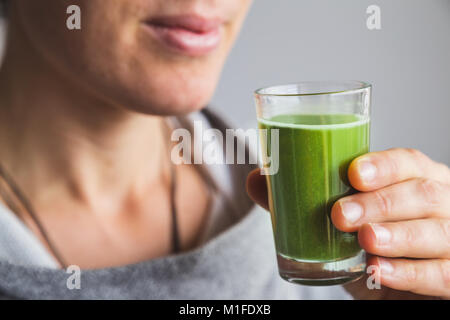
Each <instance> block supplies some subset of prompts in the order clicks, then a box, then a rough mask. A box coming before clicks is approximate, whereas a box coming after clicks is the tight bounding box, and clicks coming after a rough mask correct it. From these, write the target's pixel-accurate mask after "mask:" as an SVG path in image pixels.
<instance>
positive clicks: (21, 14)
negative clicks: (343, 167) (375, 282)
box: [0, 0, 450, 299]
mask: <svg viewBox="0 0 450 320" xmlns="http://www.w3.org/2000/svg"><path fill="white" fill-rule="evenodd" d="M71 2H72V1H68V0H41V1H28V0H15V1H8V0H7V4H8V14H7V19H8V24H9V28H8V42H7V47H6V55H5V60H4V64H3V67H2V69H1V72H0V106H1V107H0V150H1V157H0V160H1V161H0V163H1V168H2V169H1V173H2V174H1V176H2V184H1V190H2V193H1V194H2V197H1V199H2V202H1V207H0V226H1V227H0V228H1V229H0V296H1V297H4V298H141V299H148V298H188V299H189V298H224V299H226V298H267V299H270V298H278V299H283V298H329V297H333V298H346V297H349V294H351V295H352V296H353V297H355V298H405V297H412V298H430V297H431V298H434V297H450V262H449V260H448V259H449V258H450V248H449V237H450V221H449V218H450V202H449V201H450V186H449V185H450V173H449V169H448V168H447V167H445V166H444V165H442V164H437V163H435V162H433V161H432V160H430V159H428V158H427V157H426V156H424V155H422V154H421V153H420V152H418V151H412V150H404V149H396V150H389V151H384V152H378V153H372V154H368V155H365V156H363V157H361V158H359V159H357V160H355V161H354V162H353V163H352V165H351V167H350V169H349V177H350V180H351V182H352V184H353V186H354V187H355V188H356V189H358V190H361V191H365V192H364V193H360V194H357V195H353V196H351V197H348V198H345V199H342V200H340V201H339V202H338V203H337V204H336V205H335V206H334V207H333V211H332V218H333V222H334V223H335V225H336V227H337V228H339V229H341V230H346V231H358V234H359V240H360V243H361V245H362V247H363V248H364V249H366V250H367V251H368V252H369V253H372V254H373V255H374V258H372V259H371V260H370V261H369V263H370V264H374V265H377V266H380V267H381V282H382V285H384V286H385V287H383V289H382V290H368V289H367V288H366V286H365V281H364V280H361V281H359V282H357V283H353V284H351V285H347V286H346V287H345V289H346V291H344V289H343V288H342V287H332V288H320V289H317V288H316V289H312V288H306V287H300V286H294V285H290V284H288V283H285V282H283V281H282V280H280V279H279V278H278V276H277V275H276V267H275V265H274V259H273V257H274V252H273V244H272V236H271V234H270V232H271V230H270V221H269V218H268V215H264V214H262V213H261V212H258V210H257V209H256V208H253V207H252V205H251V203H250V201H249V200H248V199H247V198H246V197H245V196H244V194H245V189H244V185H245V176H246V175H247V174H248V173H250V171H251V170H253V169H254V171H252V172H251V173H250V174H249V176H248V183H247V188H248V192H249V195H250V196H251V198H252V199H254V200H255V201H256V202H257V203H258V204H260V205H261V206H262V207H265V208H267V193H266V185H265V182H264V180H263V179H262V178H261V176H260V175H259V174H258V169H255V168H252V167H251V166H237V165H236V166H232V165H230V166H216V167H215V166H203V167H201V168H199V166H196V165H188V164H185V165H179V166H174V165H173V163H172V162H171V161H170V155H169V153H170V149H171V145H170V130H172V129H174V127H182V128H188V127H189V126H191V125H192V123H193V121H194V120H198V121H202V122H203V124H204V125H205V126H210V127H216V128H219V129H221V130H224V129H225V125H224V124H223V123H222V122H221V121H220V119H218V118H217V117H216V116H214V115H213V114H211V113H210V112H207V111H204V112H198V111H199V110H200V109H202V108H203V107H204V106H205V105H206V104H207V103H208V101H209V99H210V97H211V95H212V94H213V91H214V88H215V86H216V83H217V80H218V77H219V74H220V71H221V69H222V66H223V63H224V61H225V58H226V56H227V54H228V53H229V51H230V48H231V46H232V44H233V42H234V40H235V38H236V35H237V33H238V30H239V29H240V27H241V25H242V22H243V20H244V17H245V14H246V12H247V10H248V7H249V6H250V0H226V1H220V0H216V1H210V0H208V1H206V0H205V1H200V0H199V1H194V0H192V1H191V0H182V1H180V0H151V1H148V0H110V1H108V3H107V4H105V1H104V0H79V1H77V4H78V5H79V6H80V8H81V13H82V25H81V30H76V29H75V30H69V29H68V28H67V27H66V19H67V18H68V15H67V13H66V10H67V8H68V7H69V6H70V5H71V4H72V3H71ZM187 114H190V115H189V116H186V115H187ZM168 120H170V121H168ZM399 257H403V258H399ZM408 258H416V259H414V260H413V259H408ZM68 266H72V267H71V268H69V269H68V272H69V273H66V272H65V270H64V269H65V268H67V267H68ZM73 266H78V267H79V268H81V270H82V271H81V274H78V275H79V278H76V276H77V273H76V270H77V267H73Z"/></svg>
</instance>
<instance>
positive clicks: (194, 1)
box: [11, 0, 251, 115]
mask: <svg viewBox="0 0 450 320" xmlns="http://www.w3.org/2000/svg"><path fill="white" fill-rule="evenodd" d="M250 2H251V0H106V1H105V0H78V1H73V0H39V1H30V0H14V1H12V2H11V10H12V11H11V12H12V16H11V19H12V23H14V24H16V25H17V26H18V27H20V29H21V30H23V33H24V34H25V35H26V38H27V39H30V40H29V41H30V42H31V45H32V46H33V48H34V49H35V51H34V53H33V54H38V55H40V56H42V57H43V58H44V61H46V63H49V65H50V66H52V67H54V68H56V69H57V70H58V72H60V73H62V74H64V76H65V77H66V79H67V82H68V83H69V84H72V85H80V86H84V88H85V89H90V91H91V92H93V93H95V94H96V95H97V96H98V97H101V98H103V99H108V101H109V102H112V103H114V104H115V105H120V106H122V107H123V106H125V107H126V108H128V109H132V110H135V111H139V112H143V113H147V114H158V115H171V114H183V113H188V112H191V111H194V110H196V109H199V108H201V107H204V106H205V104H207V103H208V101H209V99H210V98H211V96H212V94H213V92H214V89H215V87H216V84H217V81H218V78H219V75H220V72H221V69H222V67H223V64H224V62H225V59H226V57H227V55H228V53H229V51H230V49H231V46H232V44H233V42H234V40H235V39H236V36H237V34H238V31H239V29H240V27H241V25H242V22H243V20H244V17H245V15H246V12H247V9H248V7H249V6H250ZM74 3H76V4H77V5H78V6H79V7H80V8H81V30H69V29H68V28H67V26H66V20H67V19H68V18H69V16H70V14H67V8H68V7H69V6H70V5H72V4H74ZM32 52H33V51H32Z"/></svg>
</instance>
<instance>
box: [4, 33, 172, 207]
mask: <svg viewBox="0 0 450 320" xmlns="http://www.w3.org/2000/svg"><path fill="white" fill-rule="evenodd" d="M13 32H14V31H13ZM18 33H19V32H16V34H13V36H12V37H11V41H9V46H8V49H7V52H6V56H5V61H4V67H3V68H2V70H1V71H0V104H1V106H2V107H1V108H0V131H1V133H2V134H1V136H0V139H1V140H0V146H1V148H2V151H3V152H2V159H1V160H2V163H4V165H5V166H7V168H8V170H9V171H12V172H14V178H15V179H16V180H18V182H19V184H20V185H22V186H25V185H26V186H27V193H28V194H29V196H30V197H33V198H35V197H37V196H38V195H39V197H45V196H46V195H45V192H43V191H42V186H45V189H48V190H49V191H50V190H54V189H55V188H56V189H58V190H59V192H60V193H64V194H65V196H67V197H73V198H77V199H78V200H80V201H84V202H87V203H91V204H94V203H98V202H99V201H98V199H102V198H103V195H105V194H107V195H109V196H108V198H111V197H110V196H111V195H114V197H115V198H116V199H120V198H122V197H123V196H125V193H127V192H130V190H133V189H135V190H137V189H139V187H140V186H142V184H144V182H143V180H145V181H149V180H151V179H157V176H158V174H159V173H160V172H161V169H162V167H163V165H162V160H163V159H167V156H166V154H164V153H165V152H166V151H165V150H166V147H165V145H164V143H165V141H164V137H163V131H162V129H163V126H162V124H163V119H162V118H159V117H153V116H146V115H141V114H137V113H133V112H130V111H127V110H124V109H120V107H117V106H113V105H109V104H108V103H107V102H105V101H102V100H101V99H99V98H96V97H95V96H93V95H91V94H90V93H88V92H85V91H84V90H83V89H82V88H79V87H77V86H76V85H75V84H74V83H72V82H71V81H70V79H65V78H64V77H63V76H62V75H60V74H59V73H58V71H56V70H54V69H53V67H52V66H50V65H49V64H48V63H47V62H46V61H44V59H40V56H39V55H38V54H34V53H33V49H32V48H31V47H29V46H28V45H27V41H26V40H25V39H23V38H24V36H22V35H21V34H18ZM21 182H23V183H21ZM93 199H95V200H93ZM36 200H38V199H36ZM110 201H111V199H108V202H110Z"/></svg>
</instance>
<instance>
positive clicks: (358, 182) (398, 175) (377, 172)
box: [348, 149, 450, 191]
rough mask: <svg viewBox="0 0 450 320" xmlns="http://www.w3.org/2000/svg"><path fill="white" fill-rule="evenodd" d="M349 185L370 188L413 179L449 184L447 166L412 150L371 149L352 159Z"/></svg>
mask: <svg viewBox="0 0 450 320" xmlns="http://www.w3.org/2000/svg"><path fill="white" fill-rule="evenodd" d="M348 178H349V181H350V183H351V184H352V186H353V187H354V188H355V189H357V190H360V191H371V190H377V189H379V188H382V187H385V186H388V185H391V184H394V183H398V182H401V181H405V180H408V179H412V178H428V179H433V180H436V181H440V182H442V183H446V184H450V169H449V168H448V167H447V166H445V165H443V164H440V163H436V162H434V161H432V160H431V159H429V158H428V157H427V156H426V155H424V154H423V153H421V152H420V151H417V150H414V149H391V150H387V151H381V152H372V153H368V154H365V155H363V156H360V157H358V158H356V159H355V160H353V162H352V163H351V164H350V167H349V170H348Z"/></svg>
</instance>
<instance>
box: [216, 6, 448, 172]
mask: <svg viewBox="0 0 450 320" xmlns="http://www.w3.org/2000/svg"><path fill="white" fill-rule="evenodd" d="M371 4H376V5H378V6H380V8H381V24H382V25H381V26H382V29H381V30H375V31H369V30H368V29H367V27H366V20H367V17H368V15H367V14H366V9H367V7H368V6H369V5H371ZM326 79H330V80H339V79H344V80H345V79H352V80H364V81H367V82H370V83H371V84H373V101H372V102H373V104H372V108H373V109H372V149H373V150H382V149H386V148H390V147H413V148H417V149H420V150H422V151H423V152H425V153H426V154H428V155H429V156H430V157H432V158H433V159H435V160H438V161H441V162H444V163H446V164H447V165H450V128H449V120H450V0H371V1H366V0H338V1H337V0H255V1H254V4H253V7H252V9H251V11H250V13H249V16H248V19H247V21H246V24H245V26H244V29H243V31H242V33H241V36H240V38H239V40H238V42H237V44H236V46H235V48H234V51H233V52H232V54H231V56H230V59H229V60H228V62H227V65H226V67H225V70H224V73H223V76H222V80H221V82H220V84H219V87H218V90H217V92H216V95H215V97H214V99H213V102H212V106H213V108H214V109H216V110H218V111H220V112H221V113H222V114H223V115H225V117H226V118H227V119H228V120H230V121H232V122H233V123H234V124H235V125H237V126H240V127H243V128H248V127H254V126H256V122H255V120H254V119H255V109H254V106H253V100H252V99H253V98H252V91H253V90H254V89H256V88H259V87H263V86H267V85H273V84H284V83H291V82H296V81H304V80H326Z"/></svg>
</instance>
